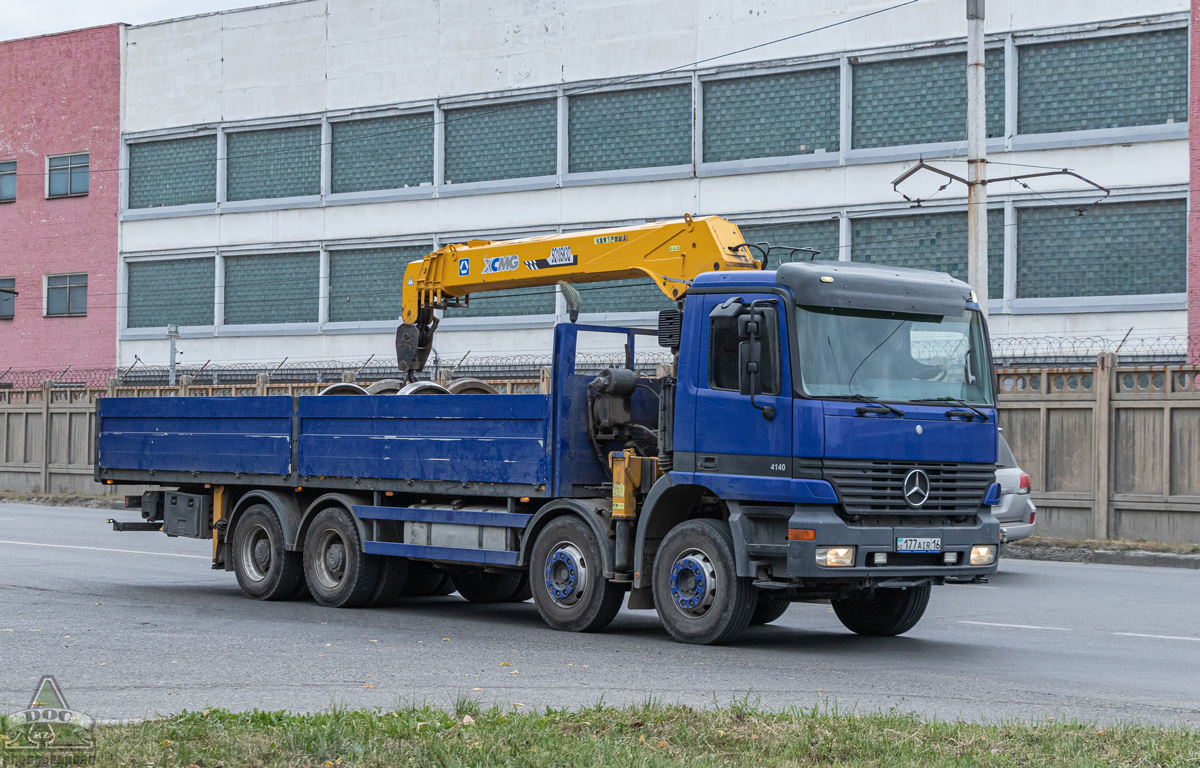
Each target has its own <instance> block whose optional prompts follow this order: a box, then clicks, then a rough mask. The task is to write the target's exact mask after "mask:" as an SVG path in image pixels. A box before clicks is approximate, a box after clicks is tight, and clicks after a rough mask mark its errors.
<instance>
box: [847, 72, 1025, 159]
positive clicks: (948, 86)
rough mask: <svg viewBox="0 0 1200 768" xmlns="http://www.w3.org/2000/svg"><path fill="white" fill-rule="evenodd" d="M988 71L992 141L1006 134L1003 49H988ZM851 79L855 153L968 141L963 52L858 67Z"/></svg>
mask: <svg viewBox="0 0 1200 768" xmlns="http://www.w3.org/2000/svg"><path fill="white" fill-rule="evenodd" d="M986 67H987V73H986V78H987V83H986V85H987V135H988V137H989V138H990V137H995V136H1003V135H1004V51H1003V50H999V49H996V50H988V51H987V55H986ZM853 81H854V116H853V126H854V127H853V136H854V139H853V141H852V142H851V143H852V145H853V147H854V149H867V148H872V147H899V146H904V145H906V144H928V143H933V142H939V141H964V142H965V141H966V139H967V55H966V54H965V53H954V54H944V55H941V56H923V57H920V58H912V59H890V60H887V61H875V62H870V63H866V64H856V65H855V66H854V78H853ZM1021 87H1022V88H1024V84H1022V86H1021Z"/></svg>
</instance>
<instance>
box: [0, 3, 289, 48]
mask: <svg viewBox="0 0 1200 768" xmlns="http://www.w3.org/2000/svg"><path fill="white" fill-rule="evenodd" d="M268 2H271V0H257V1H256V0H0V40H13V39H16V38H19V37H32V36H34V35H46V34H51V33H53V32H64V31H66V30H69V29H82V28H83V27H96V26H100V25H102V24H113V23H115V22H118V21H124V22H126V23H128V24H145V23H146V22H148V21H159V20H161V19H170V18H174V17H176V16H191V15H193V14H197V13H210V12H212V11H223V10H227V9H229V8H244V7H246V6H250V5H266V4H267V3H268Z"/></svg>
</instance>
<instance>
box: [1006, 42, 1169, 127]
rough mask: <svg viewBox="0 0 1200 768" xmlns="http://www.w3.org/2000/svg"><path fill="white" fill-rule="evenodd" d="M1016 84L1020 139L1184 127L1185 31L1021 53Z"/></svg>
mask: <svg viewBox="0 0 1200 768" xmlns="http://www.w3.org/2000/svg"><path fill="white" fill-rule="evenodd" d="M1017 76H1018V78H1019V81H1020V83H1021V87H1020V88H1019V89H1018V90H1017V101H1018V104H1017V115H1018V117H1017V127H1018V132H1019V133H1057V132H1060V131H1087V130H1097V129H1101V128H1126V127H1130V126H1141V125H1164V124H1167V123H1181V124H1184V123H1186V122H1187V117H1188V115H1187V110H1188V31H1187V29H1165V30H1160V31H1157V32H1146V33H1143V34H1138V35H1116V36H1109V37H1093V38H1083V39H1078V40H1063V41H1059V42H1053V43H1039V44H1036V45H1022V46H1020V48H1018V54H1017ZM988 77H989V78H990V77H991V72H990V71H989V73H988Z"/></svg>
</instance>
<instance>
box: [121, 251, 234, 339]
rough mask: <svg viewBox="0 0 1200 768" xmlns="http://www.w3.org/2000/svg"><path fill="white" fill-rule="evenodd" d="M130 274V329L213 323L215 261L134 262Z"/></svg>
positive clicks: (205, 259)
mask: <svg viewBox="0 0 1200 768" xmlns="http://www.w3.org/2000/svg"><path fill="white" fill-rule="evenodd" d="M126 271H127V273H128V275H129V278H128V279H129V287H128V290H129V309H128V315H127V317H128V321H127V323H126V324H127V325H128V327H130V328H162V327H163V326H167V325H212V324H213V290H214V289H213V285H214V283H215V282H216V280H215V278H214V274H213V272H214V267H213V260H212V259H211V258H201V259H169V260H165V261H131V262H129V263H128V264H127V265H126Z"/></svg>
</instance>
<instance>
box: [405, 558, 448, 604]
mask: <svg viewBox="0 0 1200 768" xmlns="http://www.w3.org/2000/svg"><path fill="white" fill-rule="evenodd" d="M449 582H450V574H448V573H445V572H443V571H439V570H437V569H435V568H434V567H433V566H432V565H430V564H429V563H426V562H420V561H416V560H410V561H409V563H408V576H407V578H405V580H404V586H402V587H400V597H428V596H429V595H440V594H449V592H441V591H440V590H442V589H445V586H446V585H447V584H448V583H449ZM450 590H451V591H454V587H453V586H451V587H450Z"/></svg>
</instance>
